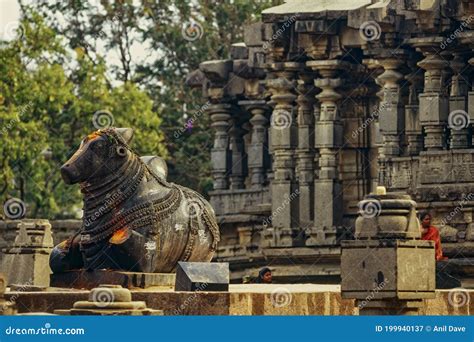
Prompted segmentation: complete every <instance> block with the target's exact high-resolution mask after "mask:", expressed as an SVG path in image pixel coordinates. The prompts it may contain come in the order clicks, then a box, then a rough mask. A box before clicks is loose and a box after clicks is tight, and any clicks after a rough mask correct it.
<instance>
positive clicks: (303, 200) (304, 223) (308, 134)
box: [296, 71, 316, 227]
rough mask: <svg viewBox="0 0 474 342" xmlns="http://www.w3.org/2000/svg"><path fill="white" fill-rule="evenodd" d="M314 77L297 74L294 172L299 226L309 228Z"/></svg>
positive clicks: (312, 202) (312, 153) (312, 174)
mask: <svg viewBox="0 0 474 342" xmlns="http://www.w3.org/2000/svg"><path fill="white" fill-rule="evenodd" d="M313 82H314V75H313V74H312V73H309V72H307V71H302V72H300V74H299V80H298V86H297V91H298V98H297V99H296V103H297V104H298V112H297V119H296V121H297V123H298V148H297V150H296V155H297V157H296V158H297V161H296V170H297V177H298V184H299V192H300V193H299V202H300V205H299V225H300V226H301V227H311V226H312V225H313V223H312V221H313V218H314V212H313V209H314V207H313V206H314V157H315V151H314V137H313V133H314V110H313V103H314V102H315V98H314V96H315V93H316V91H315V90H316V89H315V87H314V85H313Z"/></svg>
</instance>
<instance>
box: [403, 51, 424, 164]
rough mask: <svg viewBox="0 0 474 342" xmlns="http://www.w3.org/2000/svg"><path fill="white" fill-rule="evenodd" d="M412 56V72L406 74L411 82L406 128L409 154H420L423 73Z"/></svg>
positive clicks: (410, 62)
mask: <svg viewBox="0 0 474 342" xmlns="http://www.w3.org/2000/svg"><path fill="white" fill-rule="evenodd" d="M414 58H415V56H413V55H412V56H411V57H410V58H409V60H408V61H407V64H408V66H409V68H410V70H411V72H410V73H409V74H408V75H406V76H405V80H406V81H407V82H409V83H410V85H409V93H408V104H407V105H406V106H405V130H406V136H407V144H408V145H407V154H408V155H409V156H416V155H418V154H419V153H420V152H421V150H422V149H423V135H422V130H421V124H420V115H419V101H418V95H419V93H420V92H421V91H422V87H423V75H422V73H421V72H420V69H419V68H418V67H417V66H416V62H415V61H414V60H413V59H414Z"/></svg>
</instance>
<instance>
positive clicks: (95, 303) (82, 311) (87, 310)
mask: <svg viewBox="0 0 474 342" xmlns="http://www.w3.org/2000/svg"><path fill="white" fill-rule="evenodd" d="M55 313H56V314H61V315H72V316H77V315H98V316H112V315H113V316H118V315H120V316H125V315H126V316H149V315H154V316H156V315H162V314H163V311H161V310H153V309H149V308H147V307H146V303H145V302H142V301H132V294H131V292H130V290H128V289H124V288H122V287H121V286H120V285H100V286H99V287H96V288H94V289H92V290H91V291H90V293H89V299H88V300H87V301H78V302H75V303H74V305H73V307H72V309H70V310H63V309H59V310H56V311H55Z"/></svg>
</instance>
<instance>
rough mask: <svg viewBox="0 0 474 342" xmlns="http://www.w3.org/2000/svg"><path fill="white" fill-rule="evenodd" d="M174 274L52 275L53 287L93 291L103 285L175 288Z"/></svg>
mask: <svg viewBox="0 0 474 342" xmlns="http://www.w3.org/2000/svg"><path fill="white" fill-rule="evenodd" d="M175 279H176V275H175V274H174V273H141V272H122V271H111V270H95V271H86V270H78V271H69V272H64V273H55V274H51V282H50V283H51V287H60V288H71V287H72V288H75V289H88V290H90V289H93V288H95V287H98V286H99V285H101V284H113V285H121V286H122V287H124V288H128V289H131V288H137V287H139V288H143V289H145V288H148V287H156V286H162V287H174V283H175Z"/></svg>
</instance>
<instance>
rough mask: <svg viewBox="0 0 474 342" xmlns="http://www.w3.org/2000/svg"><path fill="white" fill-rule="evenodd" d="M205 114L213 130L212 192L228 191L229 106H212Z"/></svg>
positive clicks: (229, 156)
mask: <svg viewBox="0 0 474 342" xmlns="http://www.w3.org/2000/svg"><path fill="white" fill-rule="evenodd" d="M207 113H208V114H209V115H210V116H211V122H212V124H211V127H212V128H213V129H214V131H215V134H214V145H213V147H212V149H211V162H212V176H213V178H214V190H223V189H228V187H229V180H228V176H229V173H230V171H231V170H230V161H231V159H230V158H231V155H230V150H229V133H228V131H229V128H230V122H229V120H230V117H231V115H230V113H231V105H230V104H225V103H224V104H212V105H210V106H209V107H208V109H207Z"/></svg>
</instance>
